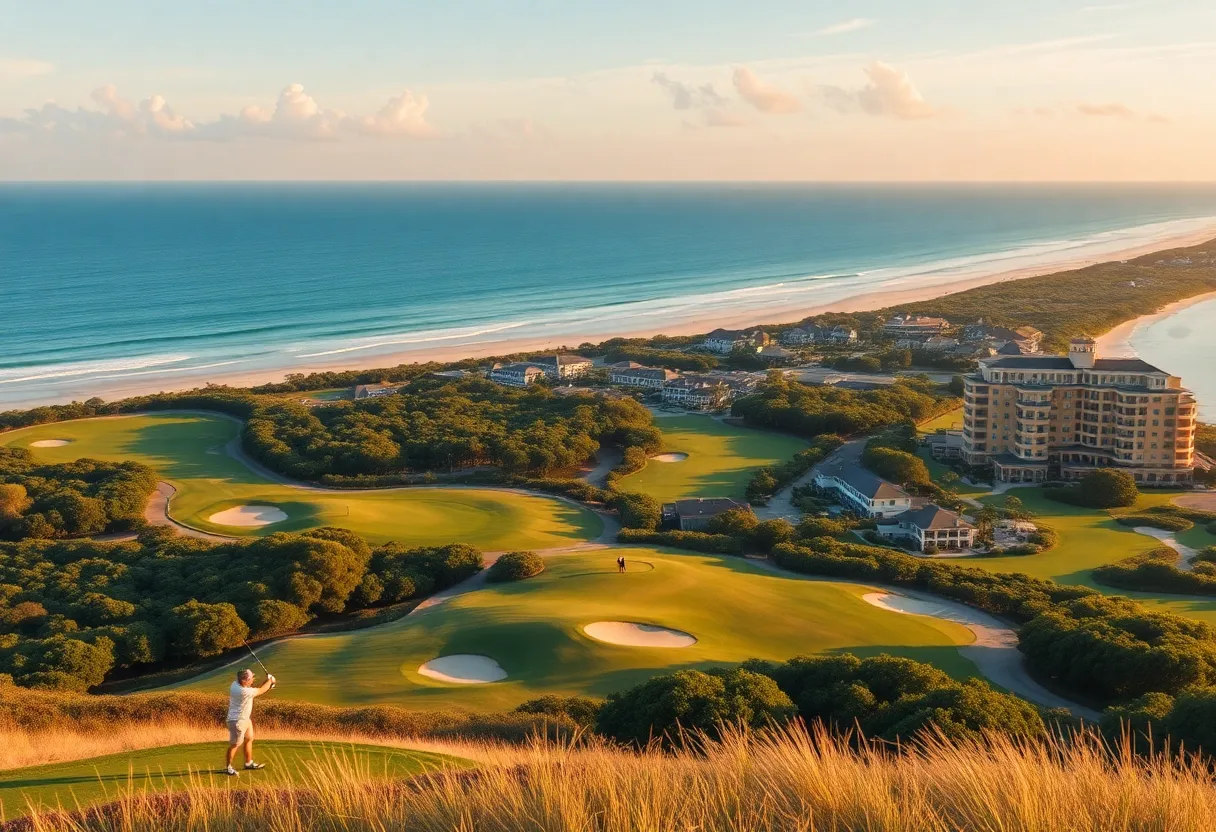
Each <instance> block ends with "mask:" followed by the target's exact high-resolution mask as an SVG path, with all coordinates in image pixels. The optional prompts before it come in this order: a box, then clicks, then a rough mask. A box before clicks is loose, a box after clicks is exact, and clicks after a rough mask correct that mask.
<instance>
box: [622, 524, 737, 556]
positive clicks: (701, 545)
mask: <svg viewBox="0 0 1216 832" xmlns="http://www.w3.org/2000/svg"><path fill="white" fill-rule="evenodd" d="M616 539H617V540H618V541H620V542H621V543H651V544H654V545H656V546H672V547H674V548H677V549H688V550H690V551H693V552H705V553H706V554H710V555H742V554H744V553H745V552H746V551H747V546H746V544H745V543H744V541H743V540H742V539H740V538H738V537H733V536H731V535H728V534H707V533H705V532H688V531H683V530H680V529H672V530H670V531H650V530H648V529H621V530H620V531H619V532H617V536H616Z"/></svg>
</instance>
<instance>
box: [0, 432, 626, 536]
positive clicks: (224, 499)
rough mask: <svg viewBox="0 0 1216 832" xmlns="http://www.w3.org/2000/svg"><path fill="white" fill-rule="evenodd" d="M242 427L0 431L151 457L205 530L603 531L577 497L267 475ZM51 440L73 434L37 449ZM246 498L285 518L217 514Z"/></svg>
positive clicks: (178, 515)
mask: <svg viewBox="0 0 1216 832" xmlns="http://www.w3.org/2000/svg"><path fill="white" fill-rule="evenodd" d="M238 431H239V426H238V425H237V424H236V423H235V422H233V421H231V420H228V419H223V418H220V417H218V416H206V415H198V414H186V413H161V414H148V415H142V416H130V417H123V418H116V419H87V420H82V421H78V422H63V423H60V424H55V425H42V426H39V427H36V428H29V429H26V430H21V431H16V432H13V433H7V434H3V435H0V443H3V444H4V445H7V446H9V447H18V448H30V450H31V451H33V452H34V453H35V454H36V455H37V456H38V458H40V459H46V460H48V461H51V462H63V461H68V460H73V459H78V458H80V457H86V456H87V457H93V458H97V459H106V460H124V459H130V460H136V461H139V462H143V463H145V464H147V465H150V466H152V467H153V468H155V469H156V470H157V471H158V472H160V474H161V476H162V477H164V479H165V480H166V481H168V482H170V483H171V484H172V485H173V486H174V487H175V488H177V493H176V494H175V495H174V496H173V500H172V502H171V505H170V514H171V516H172V517H173V518H174V519H176V520H178V521H179V522H182V523H185V524H187V525H189V526H193V527H195V528H198V529H202V530H204V531H209V532H216V533H219V534H229V535H266V534H271V533H273V532H277V531H303V530H305V529H309V528H314V527H316V526H323V525H330V526H340V527H342V528H348V529H352V530H354V531H357V532H359V533H360V534H362V535H363V536H364V537H366V538H367V539H368V540H369V541H370V542H372V543H374V544H375V543H383V542H386V541H389V540H397V541H400V542H403V543H407V544H410V545H436V544H444V543H452V542H461V543H469V544H472V545H474V546H479V547H481V548H483V549H488V550H501V549H545V548H552V547H556V546H568V545H570V544H571V543H576V542H580V541H585V540H589V539H593V538H595V537H597V536H598V535H599V534H600V532H601V530H602V528H603V525H602V523H601V521H600V519H599V518H598V517H596V516H595V514H594V513H592V512H590V511H586V510H585V509H582V508H580V507H578V506H576V505H574V504H572V503H567V502H563V501H561V500H556V499H551V498H548V497H541V496H533V495H527V494H516V493H512V492H509V491H500V490H493V489H466V488H407V489H393V490H383V489H381V490H364V491H336V490H319V489H304V488H296V487H293V486H287V485H280V484H278V483H274V482H270V481H268V480H266V479H265V478H263V477H261V476H259V475H258V474H256V473H254V472H253V471H251V470H250V469H249V468H248V467H247V466H246V465H245V464H244V463H242V462H240V461H238V460H236V459H233V458H232V457H230V456H228V455H227V454H226V453H225V452H224V448H225V446H226V445H227V444H228V443H229V442H230V441H231V440H233V438H234V437H236V436H237V433H238ZM47 439H65V440H70V441H69V444H67V445H63V446H60V447H54V448H33V447H30V446H31V443H33V442H37V441H40V440H47ZM240 505H259V506H265V505H269V506H275V507H277V508H280V509H281V510H282V511H283V512H284V513H286V515H287V519H286V520H284V521H281V522H278V523H273V524H271V525H268V526H261V527H252V528H250V527H232V526H222V525H218V524H216V523H213V522H211V521H210V520H209V518H210V517H211V516H212V515H214V514H216V513H217V512H219V511H223V510H224V509H227V508H231V507H233V506H240Z"/></svg>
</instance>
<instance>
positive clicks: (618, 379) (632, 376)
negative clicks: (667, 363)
mask: <svg viewBox="0 0 1216 832" xmlns="http://www.w3.org/2000/svg"><path fill="white" fill-rule="evenodd" d="M608 370H609V375H608V378H609V379H610V380H611V381H612V383H613V384H623V385H625V386H626V387H646V388H649V389H652V390H661V389H662V388H663V385H664V384H666V383H667V382H669V381H673V380H675V379H677V378H679V377H680V374H679V373H677V372H675V371H673V370H665V369H663V368H662V367H647V366H645V365H644V364H638V363H636V362H634V361H622V362H620V363H618V364H613V365H612V366H611V367H609V368H608Z"/></svg>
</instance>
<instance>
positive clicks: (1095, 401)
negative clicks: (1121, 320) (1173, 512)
mask: <svg viewBox="0 0 1216 832" xmlns="http://www.w3.org/2000/svg"><path fill="white" fill-rule="evenodd" d="M1196 408H1197V405H1196V403H1195V397H1194V395H1193V394H1192V393H1191V391H1190V390H1188V389H1186V388H1185V387H1183V386H1182V379H1180V378H1178V377H1177V376H1172V375H1170V374H1169V373H1167V372H1165V371H1164V370H1161V369H1158V368H1157V367H1154V366H1153V365H1152V364H1149V363H1148V362H1146V361H1142V360H1141V359H1139V358H1100V357H1099V356H1098V354H1097V344H1096V342H1095V341H1094V340H1093V339H1092V338H1074V339H1072V343H1071V344H1070V346H1069V351H1068V355H998V356H995V357H993V358H981V359H980V361H979V369H978V370H977V371H976V372H974V373H972V374H970V375H968V376H964V378H963V460H964V461H965V462H966V463H967V464H968V465H984V466H992V470H993V473H994V475H995V477H996V479H997V481H998V482H1048V481H1053V480H1079V479H1081V478H1082V477H1084V476H1085V475H1086V474H1087V473H1089V472H1090V471H1093V470H1094V469H1096V468H1108V467H1109V468H1119V469H1122V470H1124V471H1127V472H1128V473H1129V474H1131V476H1132V477H1133V479H1135V481H1136V482H1137V483H1140V484H1142V485H1177V484H1180V483H1186V482H1190V480H1191V476H1192V473H1193V471H1194V467H1195V418H1196Z"/></svg>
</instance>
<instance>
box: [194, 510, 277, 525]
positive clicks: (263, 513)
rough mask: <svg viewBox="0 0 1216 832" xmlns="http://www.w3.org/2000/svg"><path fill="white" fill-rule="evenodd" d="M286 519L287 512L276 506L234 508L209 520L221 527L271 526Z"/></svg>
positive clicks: (216, 514)
mask: <svg viewBox="0 0 1216 832" xmlns="http://www.w3.org/2000/svg"><path fill="white" fill-rule="evenodd" d="M286 519H287V514H286V512H284V511H283V509H281V508H275V507H274V506H233V507H232V508H226V509H224V510H223V511H219V512H216V513H215V514H213V515H211V516H210V517H208V518H207V520H208V521H209V522H211V523H216V524H218V525H220V526H269V525H270V524H271V523H278V522H281V521H283V520H286Z"/></svg>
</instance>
